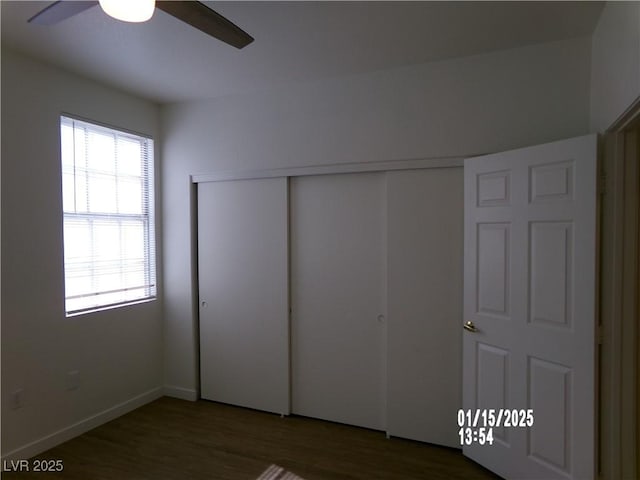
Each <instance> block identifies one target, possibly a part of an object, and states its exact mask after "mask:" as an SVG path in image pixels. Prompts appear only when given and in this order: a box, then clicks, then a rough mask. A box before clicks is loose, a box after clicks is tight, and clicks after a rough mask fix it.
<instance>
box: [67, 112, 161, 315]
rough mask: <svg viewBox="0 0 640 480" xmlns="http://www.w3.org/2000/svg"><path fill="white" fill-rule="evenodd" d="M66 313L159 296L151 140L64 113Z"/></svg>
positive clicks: (75, 312)
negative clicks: (157, 291) (67, 115)
mask: <svg viewBox="0 0 640 480" xmlns="http://www.w3.org/2000/svg"><path fill="white" fill-rule="evenodd" d="M60 138H61V142H60V144H61V160H62V194H63V198H62V204H63V217H64V270H65V303H66V307H65V308H66V312H67V315H71V314H77V313H81V312H85V311H89V310H95V309H100V308H106V307H111V306H117V305H122V304H128V303H131V302H137V301H141V300H145V299H150V298H154V297H155V295H156V273H155V271H156V268H155V229H154V211H153V207H154V200H153V192H154V186H153V180H154V179H153V140H152V139H150V138H146V137H141V136H138V135H134V134H131V133H127V132H123V131H119V130H114V129H111V128H107V127H103V126H100V125H94V124H91V123H88V122H85V121H80V120H76V119H73V118H69V117H64V116H63V117H61V120H60Z"/></svg>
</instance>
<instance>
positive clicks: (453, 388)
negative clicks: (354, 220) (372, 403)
mask: <svg viewBox="0 0 640 480" xmlns="http://www.w3.org/2000/svg"><path fill="white" fill-rule="evenodd" d="M463 183H464V182H463V170H462V168H438V169H424V170H402V171H395V172H388V173H387V272H388V277H387V291H388V312H389V317H388V320H387V331H388V365H389V369H388V379H389V381H388V392H389V393H388V400H387V402H388V423H387V432H388V433H389V434H390V435H393V436H398V437H403V438H410V439H413V440H420V441H423V442H429V443H434V444H438V445H446V446H449V447H459V445H460V442H459V441H458V435H457V433H458V429H457V428H456V424H455V422H452V419H455V418H456V412H457V411H458V409H459V408H460V407H461V405H462V386H461V385H462V364H461V363H462V335H461V334H460V323H461V322H462V252H463V250H462V242H463V200H464V192H463Z"/></svg>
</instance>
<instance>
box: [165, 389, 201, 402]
mask: <svg viewBox="0 0 640 480" xmlns="http://www.w3.org/2000/svg"><path fill="white" fill-rule="evenodd" d="M164 394H165V395H166V396H167V397H173V398H180V399H181V400H189V401H190V402H195V401H197V400H198V392H197V391H196V390H192V389H190V388H183V387H176V386H175V385H165V386H164Z"/></svg>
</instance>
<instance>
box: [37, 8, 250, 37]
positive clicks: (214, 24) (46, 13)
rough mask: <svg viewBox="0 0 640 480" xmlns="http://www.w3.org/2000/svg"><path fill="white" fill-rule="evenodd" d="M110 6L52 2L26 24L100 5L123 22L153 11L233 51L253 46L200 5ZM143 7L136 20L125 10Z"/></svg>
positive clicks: (49, 20) (49, 21)
mask: <svg viewBox="0 0 640 480" xmlns="http://www.w3.org/2000/svg"><path fill="white" fill-rule="evenodd" d="M112 2H113V0H111V2H110V1H109V0H100V1H99V2H98V1H76V0H60V1H57V2H53V3H52V4H51V5H49V6H48V7H46V8H45V9H43V10H41V11H40V12H38V13H36V14H35V15H34V16H33V17H31V18H30V19H29V20H28V21H29V23H34V24H38V25H54V24H56V23H59V22H62V21H63V20H66V19H67V18H70V17H73V16H74V15H77V14H78V13H80V12H83V11H85V10H87V9H88V8H91V7H93V6H94V5H97V4H98V3H100V6H101V7H102V9H103V10H104V11H105V12H106V13H107V14H109V15H111V16H112V17H115V18H118V19H120V20H125V21H133V22H141V21H146V20H148V19H149V18H151V15H153V10H154V7H155V8H158V9H160V10H162V11H163V12H166V13H168V14H169V15H172V16H174V17H176V18H177V19H179V20H182V21H183V22H185V23H188V24H189V25H191V26H192V27H194V28H197V29H199V30H202V31H203V32H204V33H206V34H208V35H211V36H212V37H215V38H217V39H218V40H221V41H223V42H225V43H228V44H229V45H232V46H234V47H236V48H243V47H245V46H247V45H249V44H250V43H251V42H253V37H252V36H251V35H249V34H248V33H246V32H245V31H244V30H242V29H241V28H240V27H238V26H237V25H235V24H233V23H232V22H230V21H229V20H227V19H226V18H225V17H223V16H222V15H220V14H219V13H217V12H215V11H214V10H212V9H210V8H209V7H207V6H206V5H205V4H203V3H202V2H195V1H171V0H157V1H155V2H154V0H145V2H142V1H140V0H137V1H132V0H126V1H122V0H116V1H115V2H113V5H110V4H111V3H112ZM143 4H146V5H145V6H144V8H146V10H145V12H143V13H142V16H140V15H138V16H136V13H135V12H133V11H130V10H129V9H130V8H131V7H132V6H134V5H135V6H137V7H141V6H143ZM130 13H132V14H133V15H134V16H133V17H129V16H128V15H129V14H130ZM138 13H139V12H138ZM119 14H121V16H118V15H119ZM125 17H127V18H125ZM145 17H146V18H145Z"/></svg>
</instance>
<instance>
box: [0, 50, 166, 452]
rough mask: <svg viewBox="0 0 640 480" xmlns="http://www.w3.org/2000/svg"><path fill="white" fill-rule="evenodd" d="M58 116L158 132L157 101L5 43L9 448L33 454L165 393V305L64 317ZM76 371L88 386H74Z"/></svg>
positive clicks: (5, 432) (5, 404) (5, 445)
mask: <svg viewBox="0 0 640 480" xmlns="http://www.w3.org/2000/svg"><path fill="white" fill-rule="evenodd" d="M62 112H65V113H70V114H74V115H77V116H81V117H85V118H87V119H92V120H96V121H99V122H103V123H107V124H111V125H114V126H119V127H123V128H126V129H131V130H134V131H138V132H141V133H145V134H149V135H151V136H153V137H155V138H157V139H159V135H158V134H159V128H158V127H159V122H158V120H159V109H158V107H157V106H155V105H153V104H151V103H148V102H146V101H143V100H139V99H137V98H134V97H131V96H129V95H125V94H122V93H119V92H117V91H114V90H111V89H109V88H106V87H104V86H101V85H98V84H96V83H93V82H91V81H88V80H85V79H82V78H79V77H76V76H73V75H70V74H67V73H63V72H61V71H59V70H56V69H54V68H52V67H49V66H46V65H44V64H41V63H38V62H35V61H32V60H29V59H27V58H25V57H23V56H21V55H19V54H17V53H15V52H11V51H8V50H5V49H3V50H2V190H1V192H2V455H3V456H5V455H7V454H11V453H12V452H13V455H14V456H15V455H18V457H19V458H27V456H28V455H32V454H35V453H37V452H38V451H39V450H42V449H43V448H46V447H48V446H51V445H52V444H54V443H56V441H60V440H64V439H65V438H66V437H68V436H70V435H72V434H73V433H79V432H80V431H82V430H83V429H84V428H88V427H89V426H91V425H95V423H97V422H100V421H104V420H105V419H106V418H108V417H109V416H110V414H111V415H113V414H117V413H122V412H123V411H125V410H126V409H127V408H131V407H133V406H136V405H138V404H140V403H141V402H145V401H149V400H150V399H151V398H154V397H156V396H158V395H159V394H160V392H161V386H162V310H161V302H160V301H156V302H153V303H146V304H142V305H137V306H133V307H126V308H120V309H116V310H110V311H105V312H100V313H94V314H87V315H82V316H77V317H73V318H65V311H64V291H63V288H64V273H63V247H62V201H61V172H60V156H59V150H60V147H59V135H60V133H59V132H60V127H59V116H60V114H61V113H62ZM158 147H159V145H158ZM157 150H159V148H158V149H157ZM71 370H78V371H79V375H80V381H81V385H80V388H79V389H77V390H73V391H68V390H67V389H66V382H67V372H69V371H71ZM19 388H22V389H24V402H25V404H24V407H22V408H19V409H17V410H14V409H12V408H11V392H12V391H14V390H16V389H19ZM127 402H128V403H127ZM123 403H124V405H123ZM110 409H111V411H110V413H105V412H109V410H110ZM96 415H98V417H96V418H93V419H91V420H89V421H86V420H87V419H89V418H90V417H93V416H96ZM78 422H80V423H79V424H78ZM83 422H84V423H83ZM51 435H53V436H52V437H50V438H46V437H48V436H51ZM33 442H35V443H33ZM29 444H31V445H30V446H29ZM25 446H27V448H26V449H23V450H18V451H17V452H16V449H19V448H21V447H25Z"/></svg>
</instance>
